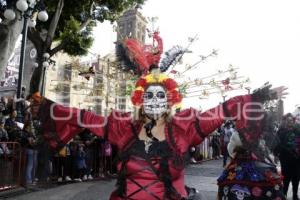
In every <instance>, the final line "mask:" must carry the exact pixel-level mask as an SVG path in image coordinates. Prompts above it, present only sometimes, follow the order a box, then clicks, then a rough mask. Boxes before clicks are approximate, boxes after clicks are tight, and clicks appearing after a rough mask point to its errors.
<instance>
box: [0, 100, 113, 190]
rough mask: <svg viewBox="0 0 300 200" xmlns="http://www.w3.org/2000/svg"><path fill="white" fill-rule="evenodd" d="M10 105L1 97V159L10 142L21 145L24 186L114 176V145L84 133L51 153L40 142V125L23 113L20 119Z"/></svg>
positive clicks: (10, 150) (84, 131)
mask: <svg viewBox="0 0 300 200" xmlns="http://www.w3.org/2000/svg"><path fill="white" fill-rule="evenodd" d="M12 102H13V99H7V98H3V97H2V98H1V100H0V159H4V158H5V157H9V156H10V155H12V154H13V152H12V151H13V150H14V149H13V148H12V146H11V145H10V144H11V143H13V142H15V143H18V144H19V145H20V147H21V151H22V155H23V160H24V161H25V162H24V163H25V164H24V166H23V167H22V169H21V171H22V179H23V183H24V185H26V186H33V185H35V184H37V183H47V182H52V181H56V182H63V181H87V180H92V179H94V178H96V177H107V176H109V177H114V176H115V173H116V167H115V165H114V163H115V162H114V157H115V148H114V146H113V145H111V144H110V143H108V142H107V141H106V140H104V139H103V138H99V137H96V136H93V135H92V134H91V133H90V132H89V131H87V130H83V131H82V133H80V134H79V135H78V136H76V137H75V138H74V139H73V140H72V141H71V142H69V143H68V144H67V145H65V146H64V147H63V148H61V149H60V150H58V151H52V150H50V149H49V147H48V146H47V143H46V142H44V140H43V137H42V130H41V126H40V122H39V121H38V120H32V119H31V116H30V113H29V112H28V113H27V112H26V111H24V112H23V113H22V114H23V118H22V119H19V118H18V113H17V111H16V110H15V106H14V104H13V103H12ZM1 170H5V169H1ZM8 170H9V169H8Z"/></svg>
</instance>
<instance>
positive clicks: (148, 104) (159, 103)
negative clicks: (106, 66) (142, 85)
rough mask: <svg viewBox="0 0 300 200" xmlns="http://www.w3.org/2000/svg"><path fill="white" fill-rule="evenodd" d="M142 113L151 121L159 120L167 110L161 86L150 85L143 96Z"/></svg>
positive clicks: (165, 96)
mask: <svg viewBox="0 0 300 200" xmlns="http://www.w3.org/2000/svg"><path fill="white" fill-rule="evenodd" d="M143 108H144V112H145V114H146V115H147V116H148V117H149V118H152V119H158V118H160V117H161V116H162V115H163V114H164V113H165V112H166V111H167V108H168V99H167V94H166V91H165V89H164V88H163V87H162V86H161V85H150V86H149V87H148V88H147V90H146V91H145V94H144V105H143Z"/></svg>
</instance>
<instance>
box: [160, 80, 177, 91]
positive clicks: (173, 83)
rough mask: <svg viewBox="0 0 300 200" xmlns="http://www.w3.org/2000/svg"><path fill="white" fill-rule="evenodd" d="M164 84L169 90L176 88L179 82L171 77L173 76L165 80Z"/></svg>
mask: <svg viewBox="0 0 300 200" xmlns="http://www.w3.org/2000/svg"><path fill="white" fill-rule="evenodd" d="M163 85H164V86H165V88H166V89H167V90H174V89H176V88H177V83H176V81H174V80H173V79H171V78H168V79H167V80H165V81H164V82H163Z"/></svg>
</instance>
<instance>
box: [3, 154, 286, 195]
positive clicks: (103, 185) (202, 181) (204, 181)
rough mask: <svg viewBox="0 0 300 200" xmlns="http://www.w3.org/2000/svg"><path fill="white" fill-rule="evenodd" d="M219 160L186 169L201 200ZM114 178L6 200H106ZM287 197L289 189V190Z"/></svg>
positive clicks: (212, 188) (209, 191)
mask: <svg viewBox="0 0 300 200" xmlns="http://www.w3.org/2000/svg"><path fill="white" fill-rule="evenodd" d="M221 166H222V162H221V160H213V161H208V162H204V163H203V164H197V165H190V166H189V167H188V168H187V170H186V184H187V185H188V186H191V187H195V188H197V189H198V190H199V191H200V192H201V194H202V196H203V200H216V193H217V185H216V179H217V177H218V176H219V175H220V173H221V172H222V167H221ZM114 184H115V180H110V181H92V182H84V183H74V184H67V185H63V186H59V187H55V188H51V189H47V190H42V191H38V192H31V193H28V194H22V195H20V196H15V197H11V198H7V200H41V199H43V200H107V199H109V196H110V193H111V191H112V190H113V189H114ZM288 196H289V199H290V197H291V191H289V195H288Z"/></svg>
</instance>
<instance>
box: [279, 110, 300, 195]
mask: <svg viewBox="0 0 300 200" xmlns="http://www.w3.org/2000/svg"><path fill="white" fill-rule="evenodd" d="M278 136H279V144H278V146H277V148H276V149H275V153H276V154H277V155H278V157H279V160H280V165H281V172H282V175H283V177H284V178H283V191H284V194H285V195H287V192H288V188H289V184H290V182H292V186H293V200H299V197H298V186H299V180H300V146H299V145H300V126H299V125H298V124H297V123H295V118H294V117H293V115H292V114H291V113H288V114H286V115H285V116H284V118H283V120H282V123H281V126H280V128H279V131H278Z"/></svg>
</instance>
